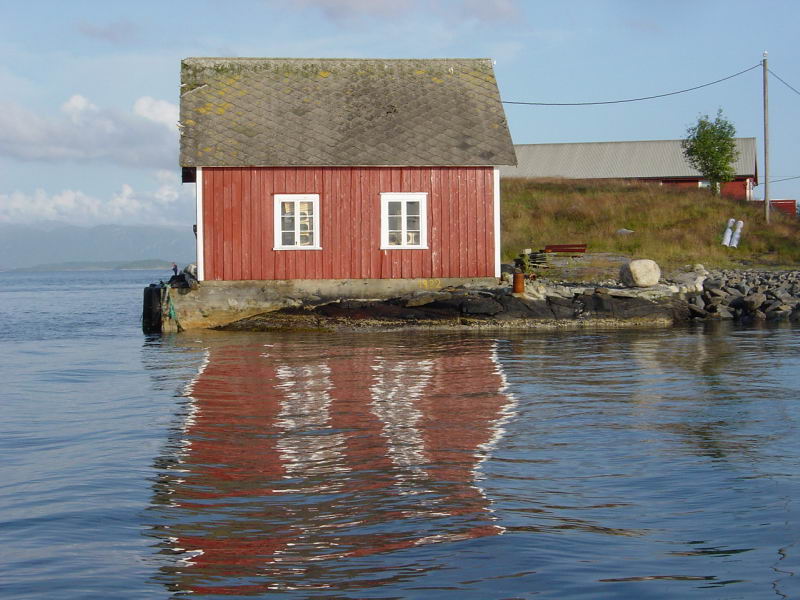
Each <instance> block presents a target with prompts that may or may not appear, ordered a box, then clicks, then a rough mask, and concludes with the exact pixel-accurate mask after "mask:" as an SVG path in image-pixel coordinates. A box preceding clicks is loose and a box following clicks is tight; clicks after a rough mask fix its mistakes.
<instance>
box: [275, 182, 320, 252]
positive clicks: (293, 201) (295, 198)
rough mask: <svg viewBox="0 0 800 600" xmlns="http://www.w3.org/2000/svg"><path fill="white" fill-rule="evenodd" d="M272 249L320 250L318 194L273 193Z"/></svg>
mask: <svg viewBox="0 0 800 600" xmlns="http://www.w3.org/2000/svg"><path fill="white" fill-rule="evenodd" d="M274 214H275V247H274V248H273V250H321V247H320V244H319V194H275V212H274Z"/></svg>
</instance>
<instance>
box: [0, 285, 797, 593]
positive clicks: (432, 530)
mask: <svg viewBox="0 0 800 600" xmlns="http://www.w3.org/2000/svg"><path fill="white" fill-rule="evenodd" d="M164 276H165V274H164V273H158V272H95V273H86V274H83V273H79V274H76V273H48V274H9V273H5V274H0V365H2V366H0V374H2V382H3V383H2V388H0V396H1V397H2V400H1V401H0V402H1V403H0V406H1V407H2V419H0V458H1V462H0V597H3V598H15V599H16V598H36V599H43V598H48V599H50V598H58V599H62V598H63V599H72V598H76V599H77V598H137V599H138V598H148V599H149V598H182V597H195V598H214V597H242V598H245V597H247V598H251V597H270V598H329V599H333V598H425V599H428V598H432V599H437V598H448V599H449V598H459V599H460V598H475V599H484V598H558V599H565V598H566V599H572V598H603V599H606V598H610V599H616V598H630V599H640V598H726V599H728V598H769V597H778V598H798V597H800V583H799V581H800V578H798V577H797V576H796V573H798V571H800V561H798V545H797V540H798V533H800V531H799V529H800V526H799V524H800V519H799V518H798V517H800V512H799V511H798V502H797V500H796V498H798V497H800V467H799V466H798V465H800V460H798V459H800V447H798V433H799V431H798V416H797V415H798V410H797V397H798V387H800V380H799V378H798V366H799V365H800V351H798V344H797V343H796V338H797V335H798V331H797V330H796V329H792V328H789V327H765V328H762V329H758V328H751V329H743V328H735V327H732V326H723V327H716V328H712V327H708V328H704V327H687V328H678V329H673V330H651V331H595V332H564V333H557V332H554V333H531V332H526V333H517V334H514V333H509V332H500V333H486V332H483V333H474V334H453V333H383V334H365V333H358V334H352V335H351V334H314V333H308V332H305V333H296V334H286V333H282V334H266V333H264V334H243V333H238V334H225V333H215V332H202V333H188V334H181V335H176V336H166V337H164V338H161V337H147V336H143V335H142V334H141V333H140V331H139V326H138V319H139V314H140V310H141V288H142V287H144V285H146V284H147V283H149V282H150V281H155V280H158V279H159V278H163V277H164Z"/></svg>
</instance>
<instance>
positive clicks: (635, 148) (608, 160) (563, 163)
mask: <svg viewBox="0 0 800 600" xmlns="http://www.w3.org/2000/svg"><path fill="white" fill-rule="evenodd" d="M735 141H736V149H737V151H738V152H739V157H738V158H737V159H736V161H735V162H734V163H733V165H732V166H733V169H734V171H735V173H736V176H735V177H734V179H733V181H729V182H727V183H723V184H722V186H721V190H720V191H721V193H722V195H723V196H727V197H729V198H737V199H739V200H753V186H756V185H758V166H757V164H756V140H755V138H736V140H735ZM515 148H516V154H517V159H518V160H519V164H518V165H517V166H508V167H503V168H502V169H501V172H500V174H501V175H502V176H503V177H525V178H533V179H536V178H549V177H564V178H568V179H629V180H638V181H643V182H652V183H657V184H659V185H666V186H674V187H685V188H698V187H706V186H708V185H709V183H708V182H707V181H704V180H703V177H702V175H701V174H700V173H699V172H698V171H696V170H695V169H693V168H692V167H691V166H690V165H689V164H688V163H687V162H686V159H685V158H684V156H683V149H682V148H681V140H639V141H630V142H586V143H570V144H518V145H517V146H515Z"/></svg>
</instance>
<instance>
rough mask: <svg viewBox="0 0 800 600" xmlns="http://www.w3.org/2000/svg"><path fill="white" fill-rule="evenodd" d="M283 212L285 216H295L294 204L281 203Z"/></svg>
mask: <svg viewBox="0 0 800 600" xmlns="http://www.w3.org/2000/svg"><path fill="white" fill-rule="evenodd" d="M281 212H282V213H283V214H284V215H293V214H294V202H281Z"/></svg>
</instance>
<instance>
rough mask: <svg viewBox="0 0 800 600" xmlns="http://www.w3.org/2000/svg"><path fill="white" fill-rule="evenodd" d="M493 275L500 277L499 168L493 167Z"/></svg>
mask: <svg viewBox="0 0 800 600" xmlns="http://www.w3.org/2000/svg"><path fill="white" fill-rule="evenodd" d="M493 180H494V181H493V188H494V189H493V190H492V192H493V194H494V276H495V277H500V274H501V273H500V245H501V244H500V169H499V168H498V167H495V168H494V177H493Z"/></svg>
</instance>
